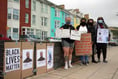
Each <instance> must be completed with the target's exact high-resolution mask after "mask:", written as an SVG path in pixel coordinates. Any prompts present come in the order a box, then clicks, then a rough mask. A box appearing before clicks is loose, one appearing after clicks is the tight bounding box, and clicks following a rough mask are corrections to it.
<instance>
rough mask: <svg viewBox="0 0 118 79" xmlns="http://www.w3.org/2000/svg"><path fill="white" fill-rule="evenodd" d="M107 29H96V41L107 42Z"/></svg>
mask: <svg viewBox="0 0 118 79" xmlns="http://www.w3.org/2000/svg"><path fill="white" fill-rule="evenodd" d="M108 38H109V30H108V29H98V31H97V43H108Z"/></svg>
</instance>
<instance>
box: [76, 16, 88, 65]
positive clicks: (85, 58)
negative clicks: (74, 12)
mask: <svg viewBox="0 0 118 79" xmlns="http://www.w3.org/2000/svg"><path fill="white" fill-rule="evenodd" d="M76 29H77V30H78V31H80V32H84V33H88V26H87V23H86V19H85V18H82V19H81V21H80V25H79V26H77V28H76ZM80 59H81V63H82V64H84V65H87V64H89V60H88V55H83V56H80Z"/></svg>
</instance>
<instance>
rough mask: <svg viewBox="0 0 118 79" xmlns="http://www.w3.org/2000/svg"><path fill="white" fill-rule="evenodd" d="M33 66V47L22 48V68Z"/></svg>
mask: <svg viewBox="0 0 118 79" xmlns="http://www.w3.org/2000/svg"><path fill="white" fill-rule="evenodd" d="M32 66H33V49H23V50H22V69H23V70H25V69H30V68H32Z"/></svg>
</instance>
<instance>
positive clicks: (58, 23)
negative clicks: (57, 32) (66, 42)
mask: <svg viewBox="0 0 118 79" xmlns="http://www.w3.org/2000/svg"><path fill="white" fill-rule="evenodd" d="M59 27H60V21H58V20H55V28H59Z"/></svg>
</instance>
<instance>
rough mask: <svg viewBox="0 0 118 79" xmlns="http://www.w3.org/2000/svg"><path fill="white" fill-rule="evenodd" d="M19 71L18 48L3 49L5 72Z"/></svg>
mask: <svg viewBox="0 0 118 79" xmlns="http://www.w3.org/2000/svg"><path fill="white" fill-rule="evenodd" d="M19 69H20V48H8V49H5V72H10V71H15V70H19Z"/></svg>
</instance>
